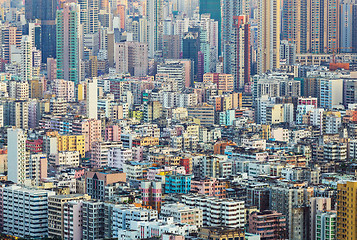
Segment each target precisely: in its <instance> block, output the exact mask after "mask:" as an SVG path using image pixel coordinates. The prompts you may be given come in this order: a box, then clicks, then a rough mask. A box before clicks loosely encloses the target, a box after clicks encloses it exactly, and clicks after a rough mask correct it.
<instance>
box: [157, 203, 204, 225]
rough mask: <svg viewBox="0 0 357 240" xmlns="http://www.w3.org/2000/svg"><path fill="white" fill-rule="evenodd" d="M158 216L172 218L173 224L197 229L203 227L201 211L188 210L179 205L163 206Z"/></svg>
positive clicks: (196, 209)
mask: <svg viewBox="0 0 357 240" xmlns="http://www.w3.org/2000/svg"><path fill="white" fill-rule="evenodd" d="M160 215H161V216H164V217H173V219H174V222H175V223H181V224H189V225H196V226H197V227H202V225H203V215H202V210H200V209H198V208H190V207H188V206H186V205H184V204H180V203H173V204H165V205H163V206H162V208H161V213H160Z"/></svg>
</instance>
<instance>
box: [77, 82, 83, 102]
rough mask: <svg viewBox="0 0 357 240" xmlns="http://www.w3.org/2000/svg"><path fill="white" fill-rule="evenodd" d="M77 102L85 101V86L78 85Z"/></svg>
mask: <svg viewBox="0 0 357 240" xmlns="http://www.w3.org/2000/svg"><path fill="white" fill-rule="evenodd" d="M77 100H78V101H82V100H84V89H83V84H78V85H77Z"/></svg>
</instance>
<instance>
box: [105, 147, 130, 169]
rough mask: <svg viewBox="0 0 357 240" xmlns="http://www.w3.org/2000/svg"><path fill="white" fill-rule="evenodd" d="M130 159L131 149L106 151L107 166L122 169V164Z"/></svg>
mask: <svg viewBox="0 0 357 240" xmlns="http://www.w3.org/2000/svg"><path fill="white" fill-rule="evenodd" d="M132 157H133V152H132V149H125V148H110V149H109V151H108V166H109V167H114V168H118V169H122V168H123V164H124V163H125V162H126V161H131V160H132Z"/></svg>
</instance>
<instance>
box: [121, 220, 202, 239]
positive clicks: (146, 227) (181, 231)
mask: <svg viewBox="0 0 357 240" xmlns="http://www.w3.org/2000/svg"><path fill="white" fill-rule="evenodd" d="M197 230H198V228H197V227H196V226H195V225H188V224H178V223H174V222H173V219H172V218H169V219H165V220H156V221H152V222H147V221H145V222H140V221H133V222H132V224H131V225H130V228H129V229H126V230H122V229H119V230H118V236H116V237H118V239H120V240H127V239H147V238H151V237H160V236H161V235H162V234H164V233H173V234H178V235H182V236H187V235H189V234H190V233H191V232H197ZM130 237H134V238H130Z"/></svg>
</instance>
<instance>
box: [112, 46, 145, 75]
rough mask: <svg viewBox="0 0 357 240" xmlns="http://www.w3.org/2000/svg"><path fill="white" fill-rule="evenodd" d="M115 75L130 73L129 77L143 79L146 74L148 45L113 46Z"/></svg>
mask: <svg viewBox="0 0 357 240" xmlns="http://www.w3.org/2000/svg"><path fill="white" fill-rule="evenodd" d="M115 48H116V51H115V64H116V72H117V73H130V75H131V76H137V77H145V76H146V75H147V73H148V67H149V63H148V44H147V43H141V42H124V43H117V44H116V45H115Z"/></svg>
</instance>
